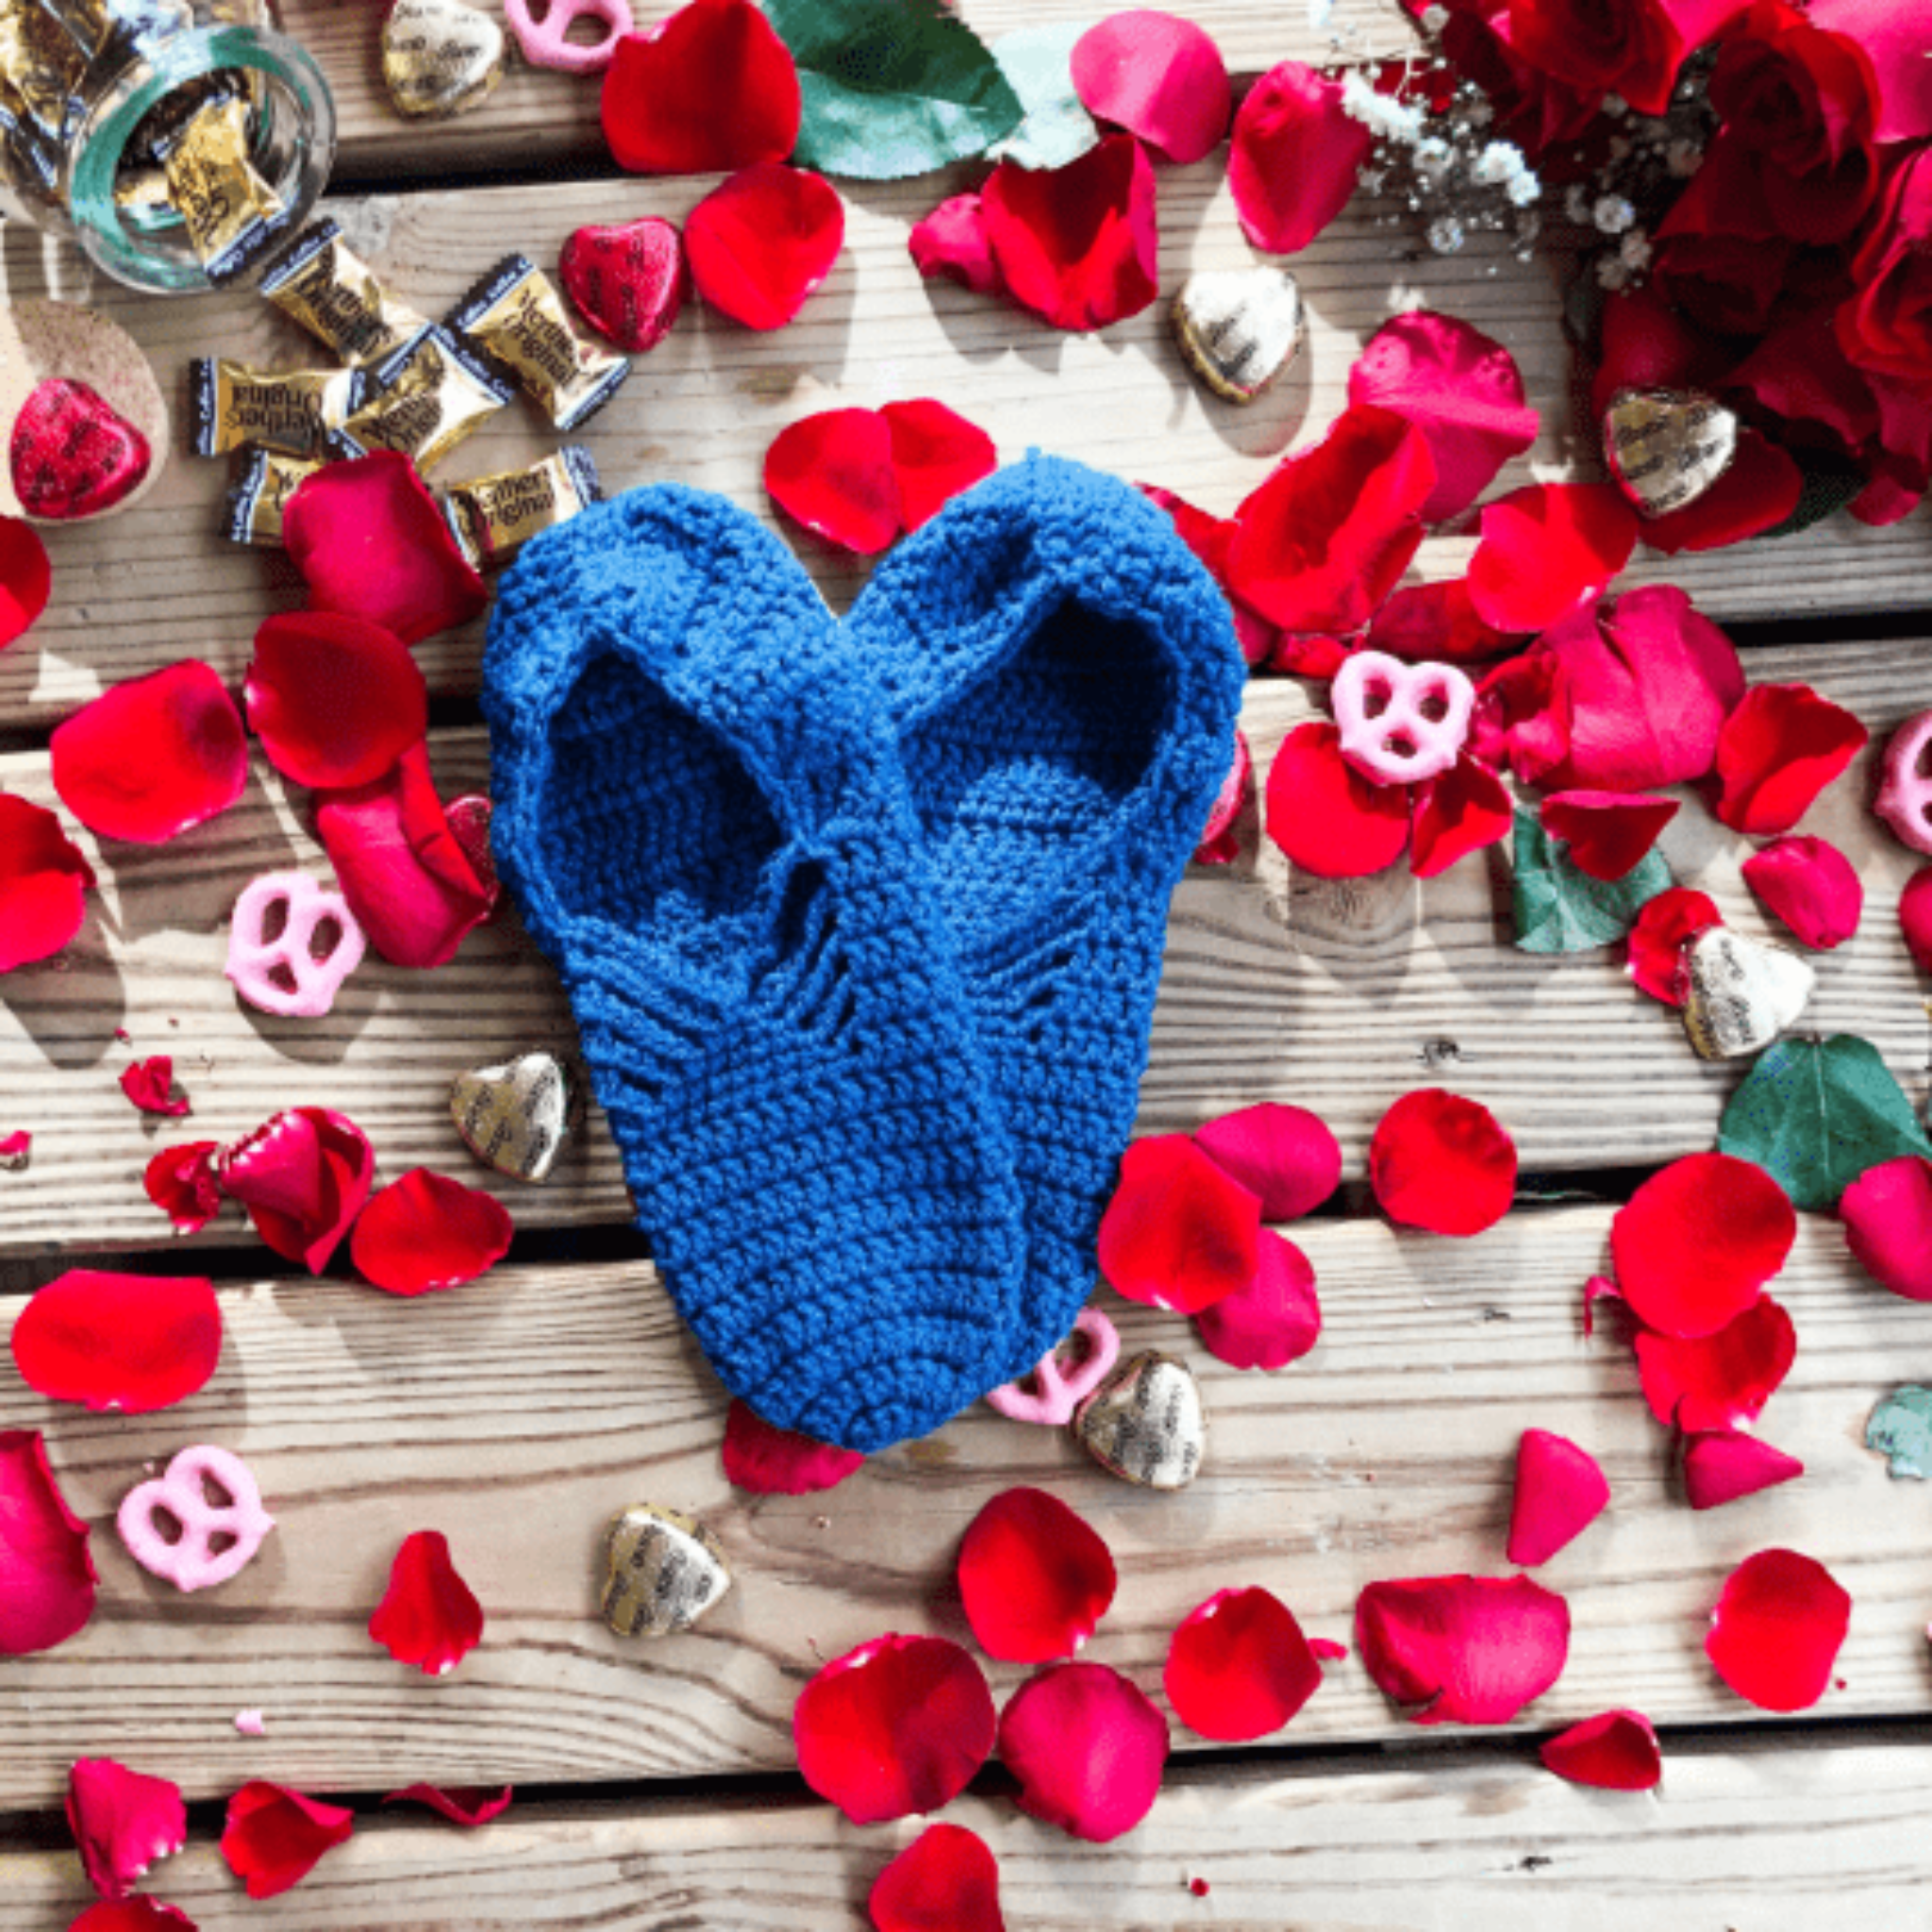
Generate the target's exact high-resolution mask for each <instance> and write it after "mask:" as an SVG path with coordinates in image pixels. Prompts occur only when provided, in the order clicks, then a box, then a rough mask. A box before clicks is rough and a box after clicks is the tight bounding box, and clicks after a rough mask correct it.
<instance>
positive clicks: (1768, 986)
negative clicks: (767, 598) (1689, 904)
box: [1682, 925, 1818, 1060]
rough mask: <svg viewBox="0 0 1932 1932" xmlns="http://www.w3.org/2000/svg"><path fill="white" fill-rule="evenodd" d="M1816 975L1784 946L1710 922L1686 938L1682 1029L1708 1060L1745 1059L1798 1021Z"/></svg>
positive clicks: (1803, 961) (1804, 962)
mask: <svg viewBox="0 0 1932 1932" xmlns="http://www.w3.org/2000/svg"><path fill="white" fill-rule="evenodd" d="M1817 978H1818V975H1817V974H1815V973H1813V972H1812V970H1811V968H1810V966H1809V965H1808V964H1807V962H1806V961H1805V960H1803V959H1801V958H1799V957H1798V956H1797V954H1795V953H1793V952H1790V951H1788V950H1787V949H1786V948H1785V947H1783V946H1770V945H1760V944H1759V943H1758V942H1757V941H1756V940H1753V939H1748V938H1746V937H1745V935H1744V934H1742V933H1740V932H1735V931H1733V930H1732V928H1731V927H1729V926H1727V925H1711V926H1707V927H1705V929H1704V930H1703V931H1702V932H1700V933H1697V934H1696V935H1694V936H1693V937H1692V938H1691V939H1690V940H1687V941H1685V944H1684V957H1683V966H1682V980H1683V991H1684V1001H1683V1013H1684V1031H1685V1032H1686V1033H1687V1034H1689V1035H1690V1038H1691V1045H1692V1046H1693V1047H1694V1048H1695V1049H1696V1050H1697V1052H1698V1053H1699V1054H1701V1055H1702V1056H1703V1058H1706V1059H1707V1060H1731V1059H1741V1058H1744V1057H1745V1056H1746V1055H1747V1054H1754V1053H1757V1052H1758V1051H1760V1050H1761V1049H1762V1048H1764V1047H1767V1046H1769V1045H1770V1044H1771V1042H1772V1041H1774V1040H1775V1039H1776V1038H1777V1037H1778V1035H1779V1034H1780V1033H1782V1032H1783V1031H1784V1030H1785V1029H1786V1027H1788V1026H1790V1025H1793V1024H1796V1022H1797V1020H1798V1017H1799V1015H1800V1014H1802V1013H1803V1012H1804V1010H1805V1003H1806V1002H1807V1000H1808V999H1809V998H1810V997H1811V989H1812V987H1813V986H1815V985H1816V984H1817Z"/></svg>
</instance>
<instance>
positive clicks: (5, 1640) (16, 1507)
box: [0, 1429, 99, 1657]
mask: <svg viewBox="0 0 1932 1932" xmlns="http://www.w3.org/2000/svg"><path fill="white" fill-rule="evenodd" d="M87 1543H88V1527H87V1524H84V1523H83V1522H81V1520H80V1518H79V1517H77V1516H76V1515H75V1513H74V1511H73V1510H71V1509H70V1508H69V1507H67V1502H66V1499H65V1498H64V1497H63V1496H62V1495H61V1493H60V1488H59V1485H58V1483H56V1482H55V1480H54V1472H53V1471H52V1470H51V1469H49V1468H48V1466H47V1445H46V1443H45V1441H43V1440H42V1436H41V1433H40V1431H39V1430H38V1429H6V1430H0V1657H25V1656H26V1655H27V1653H28V1652H30V1651H37V1650H52V1649H53V1648H54V1646H55V1645H56V1644H57V1643H65V1642H66V1641H67V1640H68V1639H69V1638H70V1637H72V1636H73V1635H74V1633H75V1631H76V1630H78V1629H80V1628H81V1626H82V1625H83V1624H86V1622H87V1620H88V1619H89V1618H90V1617H91V1616H92V1615H93V1611H94V1586H95V1584H96V1583H97V1582H98V1581H99V1579H98V1577H97V1576H96V1575H95V1574H94V1562H93V1557H92V1556H91V1555H90V1554H89V1552H88V1546H87Z"/></svg>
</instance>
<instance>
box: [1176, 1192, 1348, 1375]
mask: <svg viewBox="0 0 1932 1932" xmlns="http://www.w3.org/2000/svg"><path fill="white" fill-rule="evenodd" d="M1194 1327H1195V1329H1196V1331H1197V1332H1198V1333H1199V1335H1200V1337H1201V1340H1202V1341H1203V1342H1205V1343H1206V1344H1207V1348H1208V1354H1209V1355H1211V1356H1213V1357H1215V1358H1216V1359H1217V1360H1218V1361H1224V1362H1225V1363H1226V1364H1227V1365H1228V1367H1229V1368H1231V1369H1285V1368H1286V1367H1287V1366H1288V1365H1289V1363H1290V1362H1293V1361H1299V1360H1300V1359H1301V1358H1302V1357H1303V1356H1305V1355H1307V1352H1308V1351H1309V1350H1310V1349H1311V1348H1313V1347H1314V1345H1315V1343H1316V1342H1317V1341H1320V1340H1321V1339H1322V1306H1321V1303H1320V1302H1318V1301H1317V1300H1316V1298H1315V1270H1314V1267H1313V1265H1312V1264H1311V1263H1310V1262H1309V1260H1308V1257H1307V1256H1306V1255H1305V1254H1303V1253H1302V1251H1301V1250H1300V1249H1299V1248H1298V1247H1296V1246H1295V1244H1294V1243H1293V1242H1292V1241H1288V1240H1286V1239H1285V1238H1284V1237H1282V1236H1281V1235H1278V1234H1276V1233H1275V1232H1274V1229H1273V1228H1267V1227H1264V1228H1263V1229H1262V1230H1261V1245H1260V1253H1259V1257H1258V1259H1257V1261H1256V1264H1255V1273H1254V1275H1253V1277H1252V1278H1251V1279H1250V1280H1249V1281H1248V1282H1247V1283H1246V1284H1245V1285H1244V1286H1243V1287H1241V1288H1238V1289H1236V1290H1235V1291H1234V1292H1233V1293H1232V1294H1230V1295H1224V1296H1223V1297H1222V1298H1221V1300H1219V1301H1218V1302H1215V1303H1213V1304H1211V1305H1210V1306H1209V1307H1205V1308H1203V1309H1201V1311H1200V1312H1199V1313H1198V1314H1196V1315H1195V1317H1194Z"/></svg>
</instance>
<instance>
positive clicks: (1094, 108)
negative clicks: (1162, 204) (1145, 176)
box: [1072, 8, 1234, 166]
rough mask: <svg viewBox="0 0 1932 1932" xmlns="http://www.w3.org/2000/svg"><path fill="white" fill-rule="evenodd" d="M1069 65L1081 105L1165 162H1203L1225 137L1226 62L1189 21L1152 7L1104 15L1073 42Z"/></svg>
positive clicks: (1229, 103)
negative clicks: (1157, 10) (1102, 18)
mask: <svg viewBox="0 0 1932 1932" xmlns="http://www.w3.org/2000/svg"><path fill="white" fill-rule="evenodd" d="M1072 67H1073V75H1074V93H1075V94H1077V95H1078V96H1079V99H1080V104H1081V106H1083V107H1084V108H1086V109H1087V111H1088V112H1089V113H1090V114H1091V115H1092V116H1093V118H1094V119H1095V120H1096V121H1105V122H1109V123H1111V124H1112V125H1114V126H1116V127H1121V128H1124V129H1125V130H1126V132H1127V133H1129V134H1132V135H1137V136H1138V137H1139V138H1140V139H1141V141H1144V142H1146V143H1147V145H1148V146H1149V147H1151V148H1152V149H1153V150H1154V151H1155V152H1156V153H1157V154H1158V155H1159V156H1161V158H1163V159H1165V160H1170V161H1173V162H1174V163H1175V164H1176V165H1180V166H1186V165H1188V164H1190V163H1191V162H1194V161H1199V160H1205V159H1206V158H1207V157H1208V155H1209V154H1211V153H1212V152H1213V150H1214V148H1215V147H1216V145H1217V144H1218V143H1219V142H1220V140H1221V137H1222V136H1223V135H1224V134H1225V133H1226V132H1227V123H1228V116H1229V115H1230V114H1231V113H1232V112H1233V111H1234V90H1233V87H1232V85H1231V83H1230V82H1229V80H1228V77H1227V64H1226V62H1225V61H1224V60H1223V59H1222V58H1221V50H1220V49H1219V48H1218V47H1217V46H1216V45H1215V44H1214V42H1213V41H1212V40H1211V39H1210V38H1209V37H1208V35H1207V34H1206V33H1205V32H1204V31H1203V30H1202V29H1201V28H1200V27H1198V26H1196V25H1194V24H1193V22H1192V21H1188V20H1180V19H1177V18H1176V17H1175V16H1174V14H1172V13H1159V12H1156V11H1155V10H1154V9H1153V8H1130V9H1129V10H1127V11H1126V12H1124V13H1113V14H1109V15H1108V17H1107V18H1106V19H1105V20H1103V21H1101V22H1100V23H1099V25H1096V26H1091V27H1089V28H1088V29H1087V31H1086V32H1085V33H1084V34H1082V35H1081V36H1080V38H1079V39H1078V40H1077V41H1076V42H1074V54H1073V61H1072Z"/></svg>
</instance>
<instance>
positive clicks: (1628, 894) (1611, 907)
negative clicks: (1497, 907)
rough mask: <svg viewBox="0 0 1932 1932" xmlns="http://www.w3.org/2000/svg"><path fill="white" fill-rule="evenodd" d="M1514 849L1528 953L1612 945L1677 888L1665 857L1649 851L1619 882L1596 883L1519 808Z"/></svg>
mask: <svg viewBox="0 0 1932 1932" xmlns="http://www.w3.org/2000/svg"><path fill="white" fill-rule="evenodd" d="M1515 850H1516V943H1517V946H1518V947H1519V948H1520V949H1521V950H1522V951H1523V952H1525V953H1587V952H1589V951H1590V950H1591V948H1592V947H1595V946H1607V945H1613V944H1614V943H1615V942H1616V941H1618V940H1621V939H1623V938H1624V936H1625V934H1627V933H1628V932H1629V930H1630V928H1631V927H1632V926H1633V925H1634V924H1636V923H1637V915H1638V914H1639V913H1640V912H1641V911H1642V910H1643V908H1644V907H1645V906H1646V905H1647V904H1648V903H1649V902H1650V901H1651V900H1652V899H1655V898H1656V897H1657V894H1658V893H1659V892H1661V891H1667V890H1668V889H1669V888H1670V885H1671V883H1672V880H1671V869H1670V867H1669V866H1668V865H1666V864H1665V863H1664V857H1663V854H1662V853H1660V852H1646V853H1645V854H1644V855H1643V857H1642V858H1641V859H1640V860H1639V861H1638V862H1637V864H1636V865H1635V866H1634V867H1633V868H1632V869H1631V870H1630V871H1629V872H1627V873H1625V874H1624V876H1623V877H1622V878H1620V879H1614V880H1607V879H1593V878H1591V875H1590V874H1588V873H1587V872H1581V871H1579V870H1578V869H1577V868H1576V867H1575V866H1574V865H1573V864H1572V863H1571V862H1570V855H1569V854H1568V853H1567V852H1566V851H1565V850H1564V849H1563V846H1562V844H1561V842H1560V841H1558V840H1556V839H1552V838H1551V837H1550V835H1549V834H1548V833H1547V832H1545V831H1544V830H1543V828H1542V826H1541V824H1540V823H1539V822H1538V820H1537V817H1536V814H1535V813H1534V812H1528V811H1525V810H1524V808H1522V807H1521V806H1520V805H1519V806H1518V807H1517V808H1516V848H1515Z"/></svg>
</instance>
